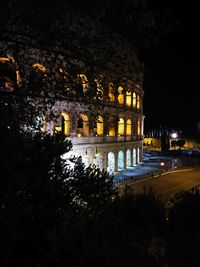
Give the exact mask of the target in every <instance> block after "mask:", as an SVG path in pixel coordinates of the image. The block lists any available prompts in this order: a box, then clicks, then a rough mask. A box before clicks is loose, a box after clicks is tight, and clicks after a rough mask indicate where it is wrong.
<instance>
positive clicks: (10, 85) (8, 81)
mask: <svg viewBox="0 0 200 267" xmlns="http://www.w3.org/2000/svg"><path fill="white" fill-rule="evenodd" d="M19 83H20V76H19V71H18V70H17V66H16V64H15V61H14V59H12V58H9V57H0V90H4V91H13V90H14V89H15V88H17V87H18V85H19Z"/></svg>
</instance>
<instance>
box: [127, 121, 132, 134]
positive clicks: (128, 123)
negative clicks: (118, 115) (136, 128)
mask: <svg viewBox="0 0 200 267" xmlns="http://www.w3.org/2000/svg"><path fill="white" fill-rule="evenodd" d="M126 135H127V136H131V120H130V119H128V120H127V121H126Z"/></svg>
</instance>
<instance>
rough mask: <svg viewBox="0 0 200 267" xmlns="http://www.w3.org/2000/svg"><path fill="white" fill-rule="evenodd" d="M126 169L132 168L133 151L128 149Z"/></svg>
mask: <svg viewBox="0 0 200 267" xmlns="http://www.w3.org/2000/svg"><path fill="white" fill-rule="evenodd" d="M126 167H131V151H130V149H128V150H127V151H126Z"/></svg>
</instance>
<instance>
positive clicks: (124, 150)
mask: <svg viewBox="0 0 200 267" xmlns="http://www.w3.org/2000/svg"><path fill="white" fill-rule="evenodd" d="M126 150H127V149H125V148H124V149H123V152H124V169H125V170H126V167H127V166H126Z"/></svg>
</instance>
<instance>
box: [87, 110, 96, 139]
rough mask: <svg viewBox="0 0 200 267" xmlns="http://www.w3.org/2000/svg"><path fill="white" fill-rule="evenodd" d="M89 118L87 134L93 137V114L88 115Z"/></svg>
mask: <svg viewBox="0 0 200 267" xmlns="http://www.w3.org/2000/svg"><path fill="white" fill-rule="evenodd" d="M88 118H89V136H90V137H93V136H94V126H95V120H96V118H95V116H93V115H90V116H89V115H88Z"/></svg>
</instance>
